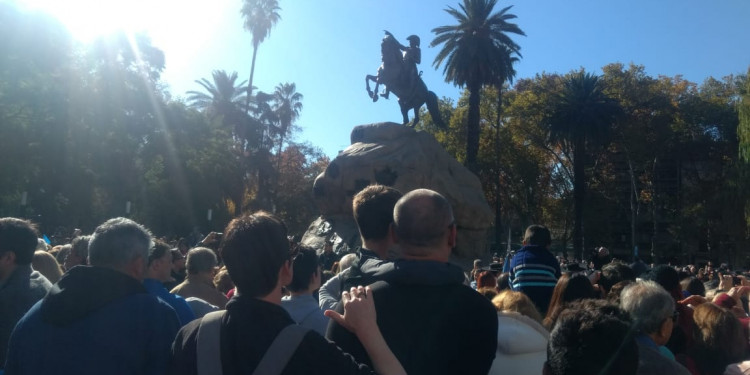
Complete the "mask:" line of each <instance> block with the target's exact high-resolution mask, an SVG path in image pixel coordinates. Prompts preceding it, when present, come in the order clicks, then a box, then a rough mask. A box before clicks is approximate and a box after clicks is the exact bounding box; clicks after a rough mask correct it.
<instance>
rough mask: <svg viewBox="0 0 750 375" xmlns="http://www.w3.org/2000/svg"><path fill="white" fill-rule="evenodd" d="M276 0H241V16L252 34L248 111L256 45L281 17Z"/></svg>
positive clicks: (247, 110) (246, 103)
mask: <svg viewBox="0 0 750 375" xmlns="http://www.w3.org/2000/svg"><path fill="white" fill-rule="evenodd" d="M280 10H281V8H280V7H279V2H278V1H277V0H243V5H242V10H241V11H240V13H242V16H243V17H245V22H244V27H245V30H247V31H249V32H250V33H251V34H252V35H253V62H252V65H251V67H250V81H249V82H248V84H247V96H246V98H245V100H246V101H245V107H246V110H245V111H246V112H249V111H250V98H251V96H252V94H253V76H254V75H255V58H256V56H257V54H258V47H259V46H260V44H261V43H263V41H264V40H266V38H267V37H268V36H269V35H271V29H272V28H273V27H274V26H275V25H276V23H277V22H279V20H280V19H281V16H280V15H279V11H280Z"/></svg>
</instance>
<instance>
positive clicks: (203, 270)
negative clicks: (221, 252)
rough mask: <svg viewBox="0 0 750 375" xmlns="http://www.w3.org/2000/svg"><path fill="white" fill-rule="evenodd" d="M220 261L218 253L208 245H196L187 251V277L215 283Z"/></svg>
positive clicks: (211, 283)
mask: <svg viewBox="0 0 750 375" xmlns="http://www.w3.org/2000/svg"><path fill="white" fill-rule="evenodd" d="M218 264H219V261H218V259H217V258H216V253H214V251H213V250H211V249H209V248H207V247H194V248H192V249H190V251H188V253H187V260H186V261H185V267H186V268H187V278H188V279H190V280H194V281H201V282H204V283H207V284H210V285H213V282H214V276H216V272H217V269H216V267H217V266H218Z"/></svg>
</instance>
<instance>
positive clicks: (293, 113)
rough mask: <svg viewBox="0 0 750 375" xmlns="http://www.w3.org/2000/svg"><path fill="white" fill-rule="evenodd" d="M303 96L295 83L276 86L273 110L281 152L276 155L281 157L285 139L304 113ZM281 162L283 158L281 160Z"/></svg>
mask: <svg viewBox="0 0 750 375" xmlns="http://www.w3.org/2000/svg"><path fill="white" fill-rule="evenodd" d="M302 98H303V96H302V94H300V93H298V92H297V85H295V84H294V83H280V84H279V85H277V86H276V91H274V93H273V110H274V112H275V113H276V117H277V119H278V127H277V128H276V133H277V134H278V136H279V150H278V152H277V153H276V155H278V156H281V147H282V145H283V144H284V138H285V137H286V135H287V134H289V133H290V132H291V130H292V126H294V122H295V121H296V120H297V119H298V118H299V113H300V111H302ZM279 161H281V158H279Z"/></svg>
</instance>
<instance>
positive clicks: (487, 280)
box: [477, 271, 497, 290]
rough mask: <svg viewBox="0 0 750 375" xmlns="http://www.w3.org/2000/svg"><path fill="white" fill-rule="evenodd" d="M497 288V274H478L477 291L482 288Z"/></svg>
mask: <svg viewBox="0 0 750 375" xmlns="http://www.w3.org/2000/svg"><path fill="white" fill-rule="evenodd" d="M496 286H497V278H496V277H495V274H494V273H492V272H490V271H481V272H479V274H477V290H479V289H482V288H495V287H496Z"/></svg>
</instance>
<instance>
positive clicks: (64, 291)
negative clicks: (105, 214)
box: [6, 218, 180, 375]
mask: <svg viewBox="0 0 750 375" xmlns="http://www.w3.org/2000/svg"><path fill="white" fill-rule="evenodd" d="M151 244H152V242H151V234H150V233H149V232H148V231H147V230H146V229H145V228H144V227H143V226H141V225H139V224H137V223H135V222H133V221H132V220H129V219H125V218H116V219H111V220H108V221H106V222H105V223H104V224H102V225H100V226H99V227H98V228H96V230H95V231H94V234H93V235H92V237H91V241H90V242H89V263H90V264H91V265H90V266H78V267H73V268H72V269H70V270H69V271H68V272H67V273H66V274H65V276H63V278H62V279H60V281H59V282H58V283H57V284H55V285H54V287H53V288H52V289H51V290H50V292H49V293H48V294H47V295H46V296H45V297H44V299H42V301H40V302H39V303H37V304H36V305H34V307H32V308H31V310H29V312H28V313H26V315H25V316H24V317H23V318H22V319H21V320H20V321H19V322H18V325H17V326H16V328H15V330H14V331H13V334H12V336H11V338H10V343H9V350H8V361H7V363H6V372H7V374H13V375H23V374H76V375H81V374H92V375H93V374H97V375H98V374H163V373H164V372H165V371H166V369H167V364H168V362H169V348H170V344H171V342H172V340H173V339H174V337H175V335H176V333H177V331H178V329H179V327H180V326H179V321H178V319H177V315H176V314H175V312H174V310H173V309H172V308H171V307H170V306H169V305H168V304H166V303H165V302H163V301H161V300H159V299H158V298H157V297H155V296H152V295H151V294H149V293H148V292H147V291H146V288H144V287H143V284H142V281H143V278H144V277H145V276H146V264H147V259H148V250H149V248H150V247H151Z"/></svg>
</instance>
